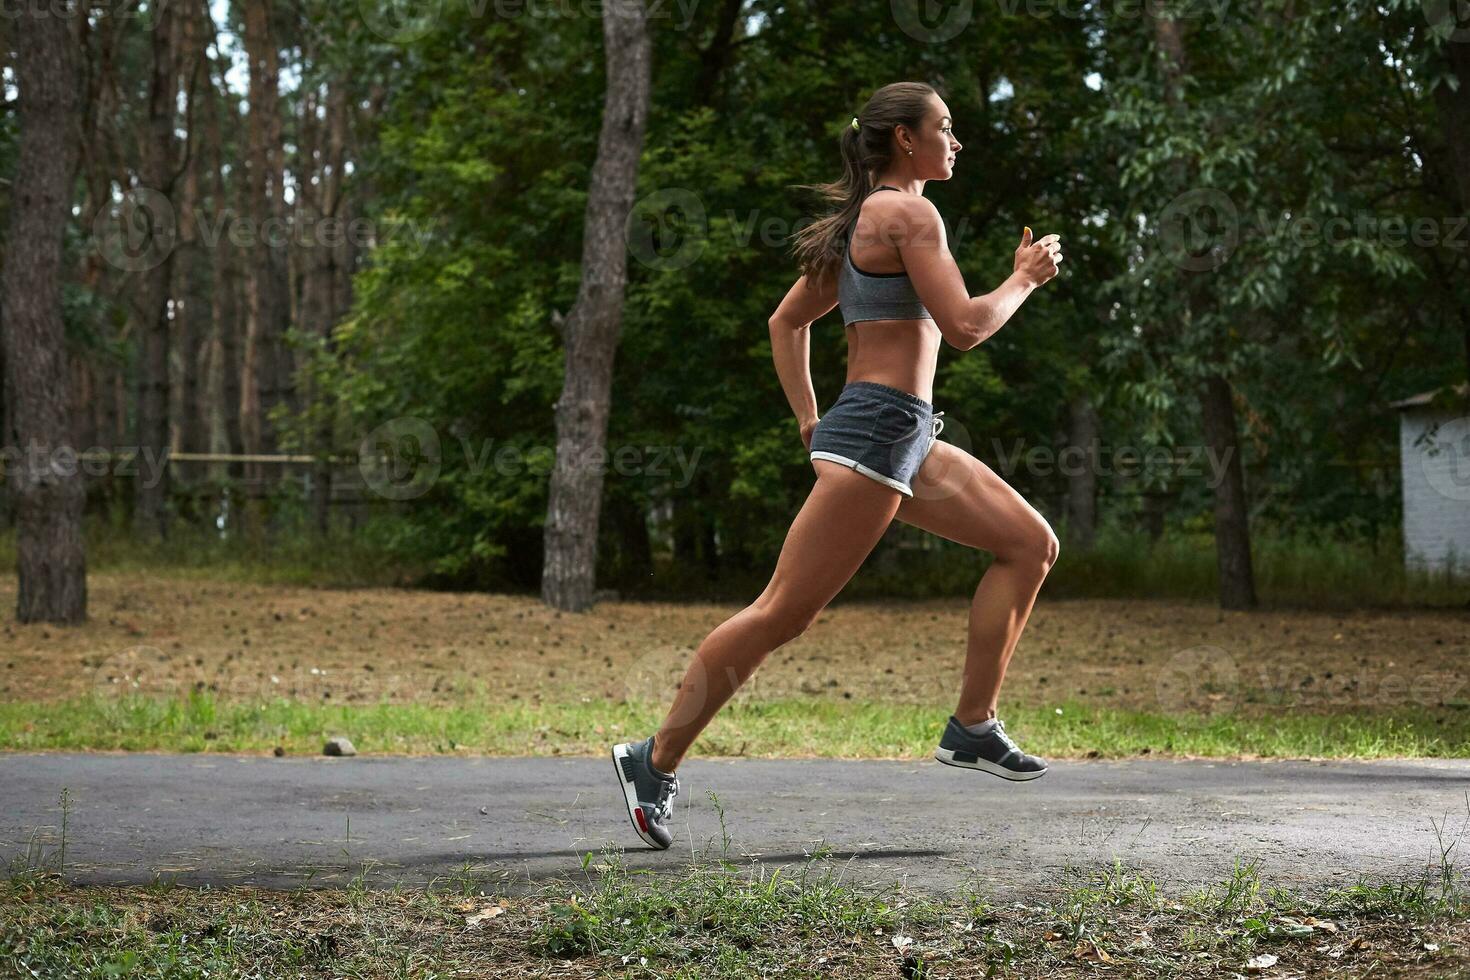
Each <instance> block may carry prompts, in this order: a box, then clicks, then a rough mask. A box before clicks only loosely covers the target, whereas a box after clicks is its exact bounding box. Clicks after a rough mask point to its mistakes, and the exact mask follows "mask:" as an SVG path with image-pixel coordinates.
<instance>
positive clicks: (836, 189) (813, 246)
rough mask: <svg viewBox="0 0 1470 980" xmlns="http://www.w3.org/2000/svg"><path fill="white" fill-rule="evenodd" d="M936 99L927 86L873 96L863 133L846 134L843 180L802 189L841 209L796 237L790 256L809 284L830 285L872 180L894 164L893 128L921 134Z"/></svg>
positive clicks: (895, 87) (891, 88)
mask: <svg viewBox="0 0 1470 980" xmlns="http://www.w3.org/2000/svg"><path fill="white" fill-rule="evenodd" d="M936 94H937V93H936V92H935V91H934V89H933V88H932V87H931V86H929V85H925V84H924V83H923V82H894V83H893V84H892V85H885V86H883V87H882V88H880V89H879V90H878V91H876V92H874V93H873V96H872V98H870V99H868V104H867V105H865V106H863V108H862V111H860V112H859V113H858V117H857V118H858V126H859V128H858V129H853V128H852V126H850V125H849V126H844V127H843V129H842V139H841V146H842V176H841V177H840V178H838V179H837V180H835V181H833V182H832V183H830V184H805V185H801V186H803V187H804V188H805V189H807V190H814V191H816V192H817V193H819V194H821V195H822V196H823V197H825V198H826V199H827V201H828V202H829V203H834V204H836V205H837V210H835V211H833V212H832V213H830V214H827V215H825V216H823V217H821V218H818V219H817V220H816V221H813V222H812V223H811V224H809V225H807V226H806V227H805V228H800V229H798V230H797V231H796V232H795V233H794V234H793V235H792V238H793V239H795V245H794V246H793V247H792V252H793V253H794V254H795V256H796V261H797V264H798V265H799V266H800V267H801V271H802V274H803V275H805V276H806V277H807V281H808V283H809V284H811V285H813V286H815V285H817V284H819V283H822V282H824V281H826V279H827V277H828V276H830V275H832V274H833V273H834V272H835V271H836V267H837V264H838V263H839V262H840V261H842V250H843V248H844V247H845V246H846V243H847V233H848V229H849V228H850V227H851V225H852V223H853V222H854V221H856V220H857V216H858V212H859V211H861V210H862V206H863V201H864V199H866V198H867V196H868V192H869V191H871V190H872V189H873V181H872V177H871V175H872V174H875V173H878V172H880V171H882V170H883V169H885V168H886V167H887V166H888V164H889V162H890V161H891V160H892V159H893V145H894V144H893V130H894V127H896V126H899V125H904V126H907V127H909V128H910V129H914V130H917V129H918V128H919V126H920V124H922V123H923V121H924V115H925V113H927V112H928V111H929V99H930V98H931V97H932V96H934V95H936Z"/></svg>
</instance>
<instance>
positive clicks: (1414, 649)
mask: <svg viewBox="0 0 1470 980" xmlns="http://www.w3.org/2000/svg"><path fill="white" fill-rule="evenodd" d="M15 589H16V581H15V578H14V576H13V575H12V576H6V577H4V578H0V609H3V610H5V620H4V621H3V625H0V647H3V652H0V697H3V698H5V699H6V700H12V701H18V700H30V701H46V700H52V699H61V698H69V697H74V696H78V695H83V694H86V693H87V692H89V691H94V690H97V691H108V692H117V691H121V690H133V691H137V692H140V693H160V694H161V693H169V692H179V691H182V690H187V689H209V690H211V691H214V692H215V693H216V694H218V695H220V696H222V697H225V698H259V697H264V696H277V695H280V696H288V697H296V698H310V699H314V700H315V699H321V700H325V701H331V702H334V703H342V702H349V703H354V702H357V703H360V702H363V701H378V700H380V699H386V700H390V701H414V702H419V703H430V704H433V703H444V704H451V703H456V702H463V701H464V700H465V699H466V698H467V697H470V696H477V697H486V698H489V699H491V700H500V699H505V700H517V699H522V698H526V699H545V700H561V701H576V700H578V699H581V698H587V699H593V698H611V699H622V698H628V699H640V698H648V699H654V700H661V699H663V698H665V697H667V696H668V695H669V694H670V693H671V692H672V690H673V688H674V685H675V684H676V683H677V682H678V681H679V679H680V678H681V677H682V675H683V672H684V669H685V667H686V665H687V663H688V661H689V657H690V655H691V654H692V653H693V651H694V650H695V648H696V647H697V645H698V644H699V643H700V642H701V640H703V638H704V637H705V636H706V635H707V634H708V632H709V631H710V630H712V629H713V628H714V627H715V626H717V625H719V624H720V623H721V622H722V621H723V620H724V619H726V618H727V617H728V616H730V615H732V614H734V613H735V612H737V611H738V610H739V606H737V605H734V604H718V605H717V604H709V603H692V604H674V603H641V602H603V603H601V604H599V605H598V606H597V607H596V608H595V609H594V610H592V611H591V612H589V613H586V614H582V615H572V614H562V613H559V612H557V611H555V610H551V609H548V608H546V607H544V606H543V605H541V604H540V603H539V602H538V601H537V600H536V599H535V598H534V597H520V596H506V595H484V594H452V593H438V592H426V591H403V590H391V589H361V590H345V591H329V590H319V589H309V588H291V587H281V586H257V585H240V584H236V583H224V582H211V581H200V580H190V579H183V578H172V577H165V576H158V577H146V576H138V575H136V574H127V575H122V574H107V573H102V574H94V575H93V576H92V577H91V581H90V586H89V595H90V612H91V619H90V621H89V622H88V623H87V624H85V625H84V626H81V627H78V628H74V629H63V628H58V627H55V626H48V625H26V626H20V625H17V624H16V623H15V622H14V620H13V618H12V616H11V614H10V612H9V611H10V610H11V609H13V608H14V603H15ZM968 611H969V606H968V603H967V602H965V601H963V600H948V599H947V600H928V601H922V602H910V601H896V602H885V603H874V602H850V603H849V602H843V600H842V599H841V597H839V598H838V600H837V602H835V603H834V604H833V605H832V606H830V607H829V608H828V609H827V610H825V611H824V612H823V613H822V615H821V617H820V618H819V619H818V621H817V622H816V624H815V625H813V627H812V628H811V629H810V630H809V631H808V632H807V633H806V634H805V635H804V636H802V637H800V638H798V639H797V640H795V641H793V642H792V643H790V644H787V645H786V646H785V647H783V648H781V649H780V650H777V651H776V652H775V653H774V654H773V655H772V657H771V658H770V660H768V661H767V662H766V664H764V665H763V666H762V668H761V670H760V671H758V672H757V673H756V675H755V676H754V678H752V680H751V681H750V683H749V684H748V685H747V686H746V688H745V690H743V691H742V697H756V698H777V697H783V696H800V695H820V696H823V697H832V698H854V699H873V700H882V701H897V702H913V703H924V704H935V703H945V702H948V701H949V700H950V699H951V697H952V693H953V691H954V690H955V689H956V685H957V684H958V682H959V678H960V675H961V671H962V668H963V662H964V655H965V645H966V621H967V617H968ZM1006 695H1007V698H1008V699H1015V700H1018V701H1020V702H1022V703H1027V704H1032V705H1046V704H1050V703H1053V702H1055V703H1061V702H1064V701H1067V700H1080V701H1084V702H1087V703H1089V704H1096V705H1101V706H1112V707H1121V708H1136V709H1140V710H1165V711H1168V710H1178V709H1181V708H1196V709H1197V708H1201V707H1203V708H1211V707H1216V708H1221V707H1224V708H1237V709H1240V710H1245V711H1251V710H1262V711H1273V710H1280V709H1282V708H1283V707H1289V708H1294V709H1302V710H1328V711H1345V710H1346V711H1351V710H1358V709H1369V708H1373V707H1379V708H1394V707H1403V708H1406V709H1411V708H1414V707H1430V708H1432V707H1442V706H1461V705H1464V704H1465V703H1466V702H1467V701H1470V613H1463V612H1444V611H1382V610H1374V611H1368V610H1362V611H1357V612H1353V613H1349V614H1343V613H1338V612H1312V611H1268V612H1256V613H1229V612H1222V611H1220V610H1219V609H1217V608H1216V607H1215V606H1214V605H1212V604H1210V603H1192V602H1180V601H1137V600H1051V601H1049V600H1047V599H1046V598H1045V596H1044V595H1043V596H1042V598H1041V599H1040V600H1038V602H1037V605H1036V607H1035V609H1034V610H1033V612H1032V614H1031V617H1030V620H1029V622H1028V625H1027V628H1026V630H1025V632H1024V633H1023V635H1022V637H1021V640H1020V643H1019V645H1018V646H1017V648H1016V652H1015V657H1014V660H1013V661H1012V665H1011V669H1010V672H1009V675H1008V677H1007V682H1006Z"/></svg>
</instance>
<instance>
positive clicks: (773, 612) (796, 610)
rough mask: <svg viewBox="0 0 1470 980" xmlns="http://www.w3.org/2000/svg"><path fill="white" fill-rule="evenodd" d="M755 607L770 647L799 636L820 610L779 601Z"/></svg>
mask: <svg viewBox="0 0 1470 980" xmlns="http://www.w3.org/2000/svg"><path fill="white" fill-rule="evenodd" d="M755 608H756V611H757V613H758V614H759V615H760V617H761V619H762V621H763V622H764V623H765V627H766V635H767V638H768V639H769V641H770V643H771V645H772V649H774V648H775V647H778V646H781V645H782V644H783V643H790V642H791V641H792V640H794V639H796V638H797V637H798V636H801V634H803V633H805V632H806V631H807V630H808V629H810V628H811V626H812V624H813V623H815V622H816V621H817V617H818V616H819V615H821V612H822V610H821V609H820V608H815V609H813V608H811V607H810V606H807V605H798V604H794V603H789V602H780V601H777V602H771V603H766V604H763V605H761V604H758V605H757V606H756V607H755Z"/></svg>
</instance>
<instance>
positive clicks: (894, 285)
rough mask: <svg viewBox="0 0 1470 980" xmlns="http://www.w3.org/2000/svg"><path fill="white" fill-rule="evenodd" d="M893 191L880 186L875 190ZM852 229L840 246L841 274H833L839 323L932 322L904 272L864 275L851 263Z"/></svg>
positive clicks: (894, 188)
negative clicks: (841, 257)
mask: <svg viewBox="0 0 1470 980" xmlns="http://www.w3.org/2000/svg"><path fill="white" fill-rule="evenodd" d="M884 190H887V191H896V190H898V188H897V187H889V186H888V185H887V184H884V185H883V186H881V187H875V188H873V190H872V192H871V193H875V194H876V193H877V192H878V191H884ZM851 246H852V230H851V229H848V237H847V240H846V241H844V242H843V245H842V256H843V262H842V271H841V272H840V273H838V275H837V307H838V309H840V310H841V311H842V324H843V326H846V325H847V324H849V323H858V322H860V321H863V320H927V319H932V317H930V315H929V311H928V310H927V309H925V308H924V304H923V303H922V302H920V301H919V294H918V293H916V292H915V291H914V284H913V282H912V280H910V279H909V274H908V273H907V272H864V271H863V270H862V269H859V268H858V267H857V266H856V265H854V264H853V261H852V252H851V251H850V248H851Z"/></svg>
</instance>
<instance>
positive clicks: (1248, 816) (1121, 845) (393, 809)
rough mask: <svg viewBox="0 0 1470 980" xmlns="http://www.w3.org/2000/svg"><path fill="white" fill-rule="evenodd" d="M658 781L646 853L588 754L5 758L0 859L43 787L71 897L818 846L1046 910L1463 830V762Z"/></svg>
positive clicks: (637, 865)
mask: <svg viewBox="0 0 1470 980" xmlns="http://www.w3.org/2000/svg"><path fill="white" fill-rule="evenodd" d="M679 775H680V779H681V781H682V785H683V792H682V793H681V794H680V796H679V797H678V799H677V800H676V814H677V816H676V824H677V828H678V830H677V833H678V836H677V839H676V841H675V844H674V846H673V847H672V848H671V849H670V850H668V851H654V850H650V849H648V848H646V847H645V846H644V845H643V844H642V842H641V841H639V839H638V838H637V836H636V835H635V834H634V833H633V830H632V827H631V826H630V824H629V821H628V817H627V813H626V810H625V809H624V808H623V804H622V796H621V792H620V790H619V788H618V785H617V783H616V782H615V780H614V775H613V769H612V764H611V761H610V760H609V759H607V758H564V757H550V758H533V759H527V758H517V759H508V758H446V757H432V758H406V757H386V758H369V757H357V758H348V759H326V758H320V759H316V758H289V757H288V758H281V759H277V758H271V757H257V756H225V755H185V756H176V755H156V754H76V755H71V754H49V753H48V754H4V755H0V861H3V862H5V864H6V866H8V867H10V868H12V869H16V868H19V867H23V866H25V865H26V864H28V863H31V864H34V863H46V862H50V864H51V865H52V866H53V867H54V866H55V862H56V861H57V859H58V858H59V848H60V843H61V824H62V810H61V805H60V798H61V795H62V791H63V789H65V791H66V794H67V797H68V800H69V806H68V812H67V817H66V860H65V868H64V872H65V874H66V876H67V878H68V879H69V880H72V881H75V882H79V883H81V882H105V883H119V882H126V883H145V882H152V881H155V880H158V879H160V878H161V879H163V880H171V881H176V882H178V883H181V884H186V885H199V884H206V883H208V884H214V885H230V884H254V885H261V886H267V887H280V888H296V887H301V886H303V885H305V886H309V887H331V886H338V887H340V886H345V885H347V884H348V883H349V882H351V881H353V880H354V879H356V878H360V879H361V880H363V881H365V882H366V883H368V884H369V885H371V886H387V885H391V884H395V883H403V884H406V885H422V884H425V883H428V882H431V881H434V880H435V879H440V880H441V881H442V880H443V879H444V878H454V877H460V876H463V875H465V874H466V873H468V874H470V875H473V876H475V877H476V878H479V879H480V880H481V881H482V882H483V883H485V884H487V885H493V886H494V887H496V888H498V889H501V890H504V891H507V892H509V893H512V894H515V893H524V892H526V891H529V890H533V889H535V888H536V887H538V886H540V885H542V884H544V883H546V882H548V881H555V880H560V879H567V880H571V881H573V882H583V881H584V880H585V879H587V878H588V876H589V875H594V874H595V866H596V864H597V863H601V862H602V861H603V860H604V858H603V856H602V854H601V852H602V851H603V849H604V848H612V849H614V850H616V851H620V852H621V859H622V861H623V862H624V864H625V865H626V866H627V867H629V868H632V869H650V870H655V871H662V872H668V873H674V874H678V873H683V872H685V871H687V869H688V868H689V865H690V864H691V862H711V861H715V860H718V859H719V858H720V857H722V856H723V857H724V858H726V859H728V860H730V861H733V862H735V863H736V864H737V865H742V866H748V865H751V864H752V862H761V863H763V864H765V865H767V866H769V867H775V866H782V865H786V866H791V865H800V864H805V863H806V862H807V860H808V858H809V857H810V855H812V854H813V853H814V852H816V851H818V850H819V849H821V850H823V851H824V856H823V857H822V859H821V861H822V864H823V866H830V867H832V868H833V869H835V870H836V871H837V872H838V873H840V874H841V875H842V876H843V880H844V881H847V882H851V883H854V884H871V885H884V886H888V885H900V886H903V887H906V888H909V889H917V890H923V891H929V892H951V891H953V890H956V889H959V888H961V887H963V886H966V885H973V886H975V887H978V888H979V889H981V890H982V892H984V893H985V894H987V895H988V896H994V897H996V898H1002V899H1004V898H1021V897H1024V896H1028V895H1029V896H1038V897H1039V896H1041V895H1044V894H1050V893H1053V892H1054V891H1055V890H1056V889H1058V888H1060V887H1063V886H1065V885H1066V884H1068V883H1075V881H1076V880H1077V879H1078V876H1082V875H1086V874H1089V873H1091V872H1095V871H1096V870H1098V869H1100V868H1105V867H1109V866H1111V865H1112V864H1113V862H1114V861H1115V860H1118V861H1121V862H1122V863H1123V864H1124V865H1125V866H1126V867H1129V868H1133V869H1136V870H1139V871H1141V872H1144V873H1146V874H1149V875H1151V876H1153V877H1154V878H1155V879H1157V880H1158V881H1159V882H1160V883H1161V884H1162V885H1164V886H1165V887H1169V888H1190V887H1198V886H1201V885H1206V884H1210V883H1213V882H1217V881H1220V880H1222V879H1223V878H1225V877H1227V876H1228V875H1229V874H1230V873H1231V870H1232V868H1233V867H1234V865H1235V863H1236V862H1237V861H1251V860H1254V861H1256V862H1258V866H1259V872H1260V874H1261V877H1262V880H1263V882H1265V883H1267V884H1271V885H1281V886H1286V887H1292V888H1297V889H1301V890H1304V891H1316V890H1320V889H1322V888H1325V887H1327V886H1332V885H1344V884H1351V883H1353V882H1356V881H1359V880H1364V879H1366V880H1369V881H1376V880H1399V879H1402V878H1403V877H1404V876H1406V875H1417V874H1421V873H1423V871H1424V870H1425V869H1426V868H1427V867H1430V866H1435V867H1437V866H1438V863H1439V855H1440V852H1441V849H1442V848H1443V847H1445V846H1448V845H1450V844H1452V843H1454V841H1455V840H1456V838H1457V837H1458V835H1459V834H1460V833H1461V832H1463V831H1464V830H1465V828H1466V825H1467V822H1470V797H1467V791H1470V760H1417V761H1393V762H1331V763H1327V762H1313V761H1293V762H1223V761H1170V760H1163V759H1159V760H1131V761H1126V762H1107V761H1089V762H1067V761H1057V762H1054V763H1053V765H1052V771H1051V772H1050V773H1048V774H1047V775H1046V776H1045V777H1043V778H1041V779H1039V780H1036V781H1033V782H1030V783H1024V784H1014V783H1008V782H1005V781H1003V780H1000V779H997V778H995V777H992V776H988V775H986V774H983V773H978V772H972V771H968V770H962V769H955V768H951V767H947V766H942V765H940V764H939V763H937V762H934V761H932V760H916V761H838V760H824V759H809V760H805V759H803V760H774V759H770V760H768V759H737V760H723V759H700V758H691V759H689V760H687V761H686V762H685V764H684V765H683V766H682V767H681V769H680V773H679ZM712 794H713V795H712ZM716 799H717V800H718V807H717V806H716ZM721 809H722V810H723V815H724V825H723V828H722V826H721V820H720V810H721ZM1435 824H1438V825H1439V829H1438V830H1436V827H1435ZM726 834H728V837H729V843H728V845H726V844H725V835H726ZM1467 849H1470V841H1464V842H1463V843H1461V844H1460V845H1459V846H1458V847H1457V848H1456V850H1455V852H1452V857H1453V856H1454V855H1455V854H1456V853H1461V854H1462V852H1464V851H1465V850H1467ZM589 851H590V852H592V853H593V865H592V868H593V870H587V869H584V866H583V856H584V855H586V854H587V853H588V852H589ZM1462 856H1463V855H1462ZM1460 864H1461V866H1464V865H1465V862H1464V861H1461V862H1460ZM751 870H755V869H754V868H752V869H751ZM790 870H796V869H795V868H791V869H790Z"/></svg>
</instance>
